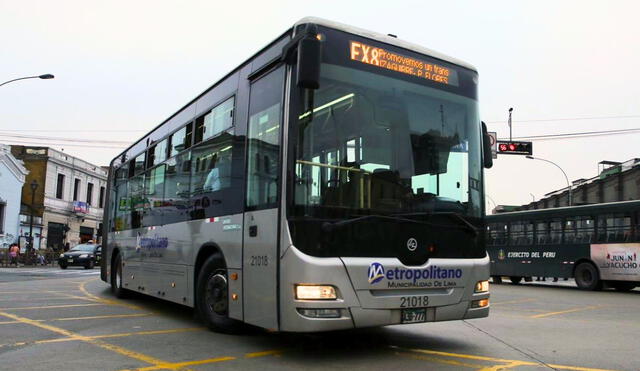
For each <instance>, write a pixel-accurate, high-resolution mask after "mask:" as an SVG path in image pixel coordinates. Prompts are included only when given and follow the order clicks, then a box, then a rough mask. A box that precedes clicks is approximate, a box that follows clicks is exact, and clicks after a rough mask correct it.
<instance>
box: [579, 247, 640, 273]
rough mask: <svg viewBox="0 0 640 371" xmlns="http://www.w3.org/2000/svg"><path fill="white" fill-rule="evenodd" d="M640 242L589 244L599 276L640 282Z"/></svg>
mask: <svg viewBox="0 0 640 371" xmlns="http://www.w3.org/2000/svg"><path fill="white" fill-rule="evenodd" d="M638 258H640V243H612V244H593V245H591V260H593V262H594V263H595V264H596V266H597V267H598V270H599V271H600V278H601V279H603V280H612V281H636V282H640V266H638Z"/></svg>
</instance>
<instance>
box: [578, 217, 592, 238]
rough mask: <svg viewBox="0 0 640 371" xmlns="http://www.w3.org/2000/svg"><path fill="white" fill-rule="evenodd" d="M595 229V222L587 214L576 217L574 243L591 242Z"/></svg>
mask: <svg viewBox="0 0 640 371" xmlns="http://www.w3.org/2000/svg"><path fill="white" fill-rule="evenodd" d="M594 231H595V222H594V221H593V218H591V217H589V216H580V217H578V218H576V240H575V242H576V243H591V241H593V236H594Z"/></svg>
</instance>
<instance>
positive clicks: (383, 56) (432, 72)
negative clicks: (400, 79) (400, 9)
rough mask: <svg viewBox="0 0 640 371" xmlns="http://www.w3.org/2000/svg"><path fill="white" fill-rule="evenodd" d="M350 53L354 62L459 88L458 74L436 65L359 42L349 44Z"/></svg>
mask: <svg viewBox="0 0 640 371" xmlns="http://www.w3.org/2000/svg"><path fill="white" fill-rule="evenodd" d="M349 52H350V53H349V55H350V58H351V60H353V61H357V62H360V63H365V64H368V65H372V66H376V67H380V68H385V69H388V70H392V71H396V72H400V73H404V74H406V75H411V76H415V77H419V78H423V79H427V80H431V81H435V82H437V83H440V84H444V85H453V86H458V83H457V80H458V78H457V75H456V72H455V71H453V70H451V69H449V68H447V67H444V66H441V65H438V64H436V63H431V62H425V61H422V60H419V59H415V58H411V57H407V56H404V55H401V54H397V53H393V52H390V51H388V50H385V49H382V48H377V47H374V46H371V45H367V44H364V43H361V42H357V41H351V42H350V43H349Z"/></svg>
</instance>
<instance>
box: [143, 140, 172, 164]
mask: <svg viewBox="0 0 640 371" xmlns="http://www.w3.org/2000/svg"><path fill="white" fill-rule="evenodd" d="M166 159H167V140H166V139H165V140H163V141H161V142H158V144H156V145H155V146H153V147H151V148H149V150H148V151H147V167H153V166H156V165H158V164H161V163H163V162H164V160H166Z"/></svg>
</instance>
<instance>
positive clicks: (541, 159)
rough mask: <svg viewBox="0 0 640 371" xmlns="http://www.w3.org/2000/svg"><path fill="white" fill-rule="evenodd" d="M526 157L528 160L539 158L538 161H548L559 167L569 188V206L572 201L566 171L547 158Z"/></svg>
mask: <svg viewBox="0 0 640 371" xmlns="http://www.w3.org/2000/svg"><path fill="white" fill-rule="evenodd" d="M527 158H528V159H529V160H540V161H545V162H548V163H550V164H552V165H555V166H556V167H557V168H558V169H560V171H562V174H564V178H565V179H566V180H567V188H569V206H571V205H572V204H573V203H572V196H571V183H569V177H568V176H567V173H565V172H564V170H562V168H561V167H560V166H559V165H558V164H556V163H555V162H553V161H549V160H545V159H543V158H540V157H533V156H527Z"/></svg>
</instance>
